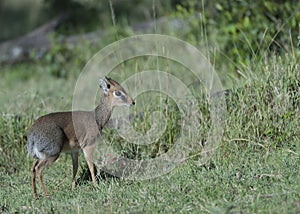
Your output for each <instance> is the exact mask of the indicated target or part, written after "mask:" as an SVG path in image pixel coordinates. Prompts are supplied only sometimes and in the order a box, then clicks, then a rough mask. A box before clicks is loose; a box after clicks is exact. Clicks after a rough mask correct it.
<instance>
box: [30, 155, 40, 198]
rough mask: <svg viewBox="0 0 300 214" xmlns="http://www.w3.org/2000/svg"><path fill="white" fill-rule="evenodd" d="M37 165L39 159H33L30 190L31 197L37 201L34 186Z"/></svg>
mask: <svg viewBox="0 0 300 214" xmlns="http://www.w3.org/2000/svg"><path fill="white" fill-rule="evenodd" d="M38 163H39V159H35V161H34V162H33V165H32V167H31V185H32V190H33V197H34V198H35V199H37V194H36V184H35V167H36V166H37V164H38Z"/></svg>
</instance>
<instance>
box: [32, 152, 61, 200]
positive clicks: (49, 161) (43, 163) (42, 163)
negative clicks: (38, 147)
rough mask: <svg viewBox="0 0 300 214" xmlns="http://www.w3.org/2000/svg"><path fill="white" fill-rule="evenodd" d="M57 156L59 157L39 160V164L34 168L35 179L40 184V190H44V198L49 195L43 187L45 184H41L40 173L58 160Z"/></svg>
mask: <svg viewBox="0 0 300 214" xmlns="http://www.w3.org/2000/svg"><path fill="white" fill-rule="evenodd" d="M58 156H59V155H57V156H52V157H49V158H47V159H44V160H39V163H38V164H37V166H36V167H35V170H36V174H37V177H38V179H39V182H40V184H41V187H42V189H43V190H44V194H45V196H46V197H49V194H48V192H47V189H46V187H45V184H44V182H43V176H42V171H43V170H44V169H45V167H46V166H49V165H51V164H52V163H53V162H54V161H55V160H56V159H57V158H58Z"/></svg>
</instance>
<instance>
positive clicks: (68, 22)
mask: <svg viewBox="0 0 300 214" xmlns="http://www.w3.org/2000/svg"><path fill="white" fill-rule="evenodd" d="M57 16H64V19H63V21H62V22H60V23H59V24H58V26H57V27H56V28H55V30H54V31H53V32H51V34H50V35H48V37H50V40H51V43H52V45H51V48H50V49H49V50H48V51H47V52H46V53H44V52H43V54H42V57H41V54H39V53H37V52H36V51H35V50H30V53H29V54H28V55H29V56H30V57H31V59H33V60H36V59H38V61H40V62H41V63H44V64H46V65H49V64H53V62H56V63H55V65H53V66H52V67H50V68H49V69H46V70H48V72H50V73H51V74H53V75H54V76H56V77H67V76H68V75H69V73H70V72H74V69H69V68H68V65H67V64H66V63H68V62H71V63H73V64H75V65H77V66H78V68H79V69H80V68H82V66H83V65H84V64H85V63H86V61H87V60H88V59H89V57H91V55H92V54H93V53H95V52H96V51H97V50H99V49H101V48H103V47H104V46H105V45H107V44H109V43H111V42H113V41H116V40H118V39H121V38H123V37H127V36H131V35H134V34H138V33H162V34H167V35H173V36H176V37H179V38H181V39H183V40H185V41H187V42H190V43H192V44H193V45H196V46H197V47H199V48H201V47H203V48H204V47H205V49H206V50H207V56H208V57H210V58H211V61H212V63H214V65H215V66H216V68H217V70H219V72H221V73H222V71H224V70H227V71H226V72H227V75H229V76H231V75H232V76H234V77H239V76H240V75H241V73H240V72H242V71H243V68H245V67H246V66H247V65H249V64H250V63H251V62H253V60H256V61H259V60H260V59H261V58H265V56H266V55H268V54H273V53H276V54H283V53H286V52H292V53H293V55H294V57H295V60H296V58H297V57H298V56H299V43H300V42H299V41H300V37H299V35H300V27H299V23H300V2H299V1H294V0H288V1H282V0H275V1H273V0H272V1H271V0H266V1H255V2H250V1H246V0H238V1H236V0H226V1H218V0H212V1H205V0H203V1H201V0H200V1H199V0H164V1H163V0H141V1H138V0H122V1H119V0H110V1H101V2H99V1H97V0H39V1H35V0H23V1H19V0H10V1H9V0H2V1H1V2H0V28H1V33H0V42H4V41H5V40H9V39H12V38H16V37H20V36H22V35H24V34H26V33H29V32H31V31H33V30H34V29H36V28H37V27H38V26H41V25H42V24H45V23H47V22H48V21H49V20H51V19H53V18H54V17H57ZM91 32H98V34H96V36H95V37H96V39H95V37H93V43H92V45H91V39H90V38H91V37H82V39H81V40H79V41H78V40H76V43H75V45H74V43H72V45H68V43H67V42H64V41H66V40H67V39H65V38H70V36H74V35H78V34H80V35H85V34H88V33H91ZM83 48H84V49H83ZM82 50H84V51H82ZM83 52H84V53H83ZM37 56H38V57H37ZM228 70H229V71H230V72H229V74H228ZM237 71H238V72H237Z"/></svg>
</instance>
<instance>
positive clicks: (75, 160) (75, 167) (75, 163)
mask: <svg viewBox="0 0 300 214" xmlns="http://www.w3.org/2000/svg"><path fill="white" fill-rule="evenodd" d="M71 156H72V164H73V179H72V189H74V188H75V186H76V179H75V178H76V174H77V170H78V152H74V153H72V154H71Z"/></svg>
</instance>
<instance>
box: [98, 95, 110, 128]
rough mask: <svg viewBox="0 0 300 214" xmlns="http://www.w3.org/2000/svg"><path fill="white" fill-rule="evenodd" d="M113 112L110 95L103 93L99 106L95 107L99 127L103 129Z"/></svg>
mask: <svg viewBox="0 0 300 214" xmlns="http://www.w3.org/2000/svg"><path fill="white" fill-rule="evenodd" d="M111 113H112V106H111V104H110V100H109V97H108V96H105V95H103V96H102V97H101V99H100V101H99V104H98V106H97V107H96V108H95V117H96V122H97V124H98V128H99V130H100V131H101V130H102V128H103V127H104V126H105V124H106V123H107V121H108V120H109V118H110V116H111Z"/></svg>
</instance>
